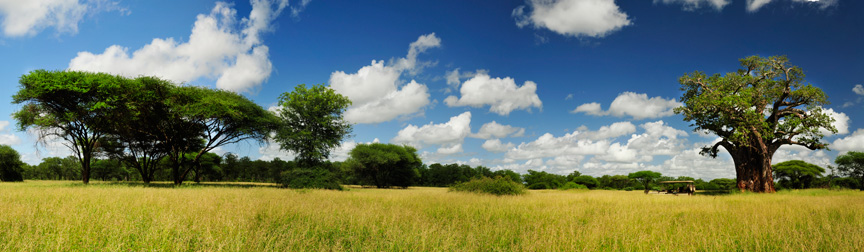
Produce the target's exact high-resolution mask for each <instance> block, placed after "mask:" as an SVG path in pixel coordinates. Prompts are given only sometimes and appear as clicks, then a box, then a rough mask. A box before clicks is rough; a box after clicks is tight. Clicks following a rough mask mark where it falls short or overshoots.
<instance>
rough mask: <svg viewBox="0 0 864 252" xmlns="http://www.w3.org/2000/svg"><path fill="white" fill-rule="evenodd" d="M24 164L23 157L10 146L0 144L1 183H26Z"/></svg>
mask: <svg viewBox="0 0 864 252" xmlns="http://www.w3.org/2000/svg"><path fill="white" fill-rule="evenodd" d="M23 172H24V162H21V155H19V154H18V151H16V150H15V149H12V147H9V145H3V144H0V181H3V182H18V181H24V176H23V175H22V174H21V173H23Z"/></svg>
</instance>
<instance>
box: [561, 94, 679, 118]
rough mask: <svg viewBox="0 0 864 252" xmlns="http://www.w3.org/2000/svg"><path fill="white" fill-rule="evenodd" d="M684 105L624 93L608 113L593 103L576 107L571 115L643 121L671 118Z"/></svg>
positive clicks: (610, 106)
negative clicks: (580, 114) (674, 110)
mask: <svg viewBox="0 0 864 252" xmlns="http://www.w3.org/2000/svg"><path fill="white" fill-rule="evenodd" d="M682 105H683V104H681V103H679V102H676V101H675V100H674V99H668V100H667V99H664V98H662V97H659V96H657V97H652V98H648V95H647V94H637V93H633V92H624V93H621V94H619V95H618V97H616V98H615V100H613V101H612V104H611V105H609V110H608V111H603V109H602V108H601V107H600V104H599V103H596V102H592V103H586V104H582V105H580V106H579V107H576V109H574V110H573V111H571V113H585V114H588V115H596V116H602V115H612V116H617V117H624V116H631V117H633V119H634V120H642V119H646V118H660V117H666V116H671V115H673V114H675V113H674V112H673V111H672V109H674V108H676V107H679V106H682Z"/></svg>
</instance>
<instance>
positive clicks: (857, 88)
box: [852, 84, 864, 95]
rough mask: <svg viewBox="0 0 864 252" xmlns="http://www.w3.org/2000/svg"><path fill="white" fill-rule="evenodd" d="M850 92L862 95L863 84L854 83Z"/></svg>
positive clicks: (863, 92)
mask: <svg viewBox="0 0 864 252" xmlns="http://www.w3.org/2000/svg"><path fill="white" fill-rule="evenodd" d="M852 92H855V93H856V94H858V95H864V86H862V85H861V84H858V85H855V87H853V88H852Z"/></svg>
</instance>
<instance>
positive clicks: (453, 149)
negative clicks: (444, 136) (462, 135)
mask: <svg viewBox="0 0 864 252" xmlns="http://www.w3.org/2000/svg"><path fill="white" fill-rule="evenodd" d="M461 152H462V144H461V143H459V144H455V145H453V146H450V147H441V148H438V154H442V155H450V154H456V153H461Z"/></svg>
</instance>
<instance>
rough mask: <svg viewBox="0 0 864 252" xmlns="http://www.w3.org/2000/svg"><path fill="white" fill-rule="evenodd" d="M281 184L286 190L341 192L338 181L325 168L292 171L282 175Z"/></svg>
mask: <svg viewBox="0 0 864 252" xmlns="http://www.w3.org/2000/svg"><path fill="white" fill-rule="evenodd" d="M281 184H282V185H283V186H285V187H287V188H292V189H302V188H312V189H329V190H342V185H340V184H339V179H338V178H337V177H336V175H335V174H334V173H333V172H331V171H330V170H328V169H326V168H306V169H293V170H290V171H285V172H283V173H282V181H281Z"/></svg>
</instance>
